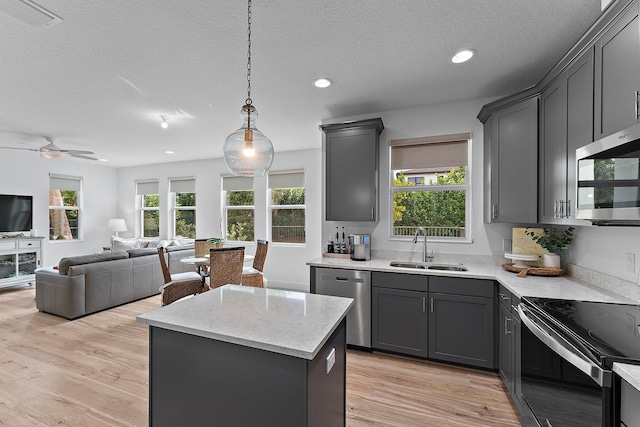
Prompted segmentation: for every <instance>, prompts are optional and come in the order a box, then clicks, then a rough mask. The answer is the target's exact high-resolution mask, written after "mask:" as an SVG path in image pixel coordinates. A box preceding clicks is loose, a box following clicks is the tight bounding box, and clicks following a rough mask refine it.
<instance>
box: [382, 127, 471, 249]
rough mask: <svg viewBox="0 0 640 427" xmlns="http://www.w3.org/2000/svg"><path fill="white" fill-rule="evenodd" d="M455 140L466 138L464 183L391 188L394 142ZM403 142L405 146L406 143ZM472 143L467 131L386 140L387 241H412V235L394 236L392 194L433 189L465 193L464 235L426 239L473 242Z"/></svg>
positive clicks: (400, 143) (425, 142)
mask: <svg viewBox="0 0 640 427" xmlns="http://www.w3.org/2000/svg"><path fill="white" fill-rule="evenodd" d="M456 141H466V145H467V147H466V151H467V164H466V165H465V166H464V167H465V184H453V185H438V186H435V185H414V186H402V187H394V185H393V181H394V179H395V176H394V170H393V169H392V164H391V163H392V158H391V152H392V148H393V146H394V143H396V144H397V143H399V144H398V145H402V143H403V142H404V143H408V144H413V145H427V144H438V143H447V142H456ZM408 144H407V145H408ZM472 145H473V138H472V134H471V133H470V132H469V133H460V134H450V135H438V136H430V137H421V138H411V139H404V140H392V141H389V145H388V160H389V162H388V167H387V170H388V172H389V203H388V212H389V229H388V236H389V240H390V241H413V236H397V235H394V234H393V233H394V220H393V213H394V208H393V200H394V197H393V196H394V194H395V193H400V192H434V191H464V192H465V236H464V237H445V236H428V239H429V242H434V243H473V222H472V218H473V198H472V194H473V183H472V181H473V180H472V164H473V162H472Z"/></svg>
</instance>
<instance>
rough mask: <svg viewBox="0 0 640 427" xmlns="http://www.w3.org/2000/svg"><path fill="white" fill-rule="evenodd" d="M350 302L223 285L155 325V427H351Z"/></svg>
mask: <svg viewBox="0 0 640 427" xmlns="http://www.w3.org/2000/svg"><path fill="white" fill-rule="evenodd" d="M352 304H353V300H352V299H349V298H339V297H331V296H324V295H313V294H307V293H300V292H290V291H281V290H276V289H264V288H252V287H244V286H237V285H226V286H223V287H221V288H217V289H214V290H211V291H209V292H205V293H203V294H200V295H197V296H195V297H192V298H188V299H186V300H182V301H179V302H176V303H174V304H170V305H168V306H165V307H162V308H159V309H157V310H154V311H151V312H149V313H145V314H143V315H141V316H138V318H137V320H138V321H139V322H142V323H147V324H149V326H150V328H149V425H150V426H154V427H157V426H176V425H189V426H211V425H221V426H223V425H224V426H226V425H233V426H254V425H278V426H295V427H299V426H344V425H345V378H346V370H345V362H346V353H345V345H346V344H345V324H346V320H345V316H346V313H347V311H348V310H349V308H350V307H351V305H352Z"/></svg>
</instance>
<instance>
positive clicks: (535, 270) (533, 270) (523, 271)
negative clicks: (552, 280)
mask: <svg viewBox="0 0 640 427" xmlns="http://www.w3.org/2000/svg"><path fill="white" fill-rule="evenodd" d="M502 268H504V269H505V270H507V271H511V272H513V273H518V276H519V277H524V276H526V275H527V274H531V275H532V276H562V275H563V274H564V270H563V269H561V268H552V267H529V268H521V267H514V266H513V265H512V264H502Z"/></svg>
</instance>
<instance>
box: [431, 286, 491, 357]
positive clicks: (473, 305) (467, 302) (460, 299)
mask: <svg viewBox="0 0 640 427" xmlns="http://www.w3.org/2000/svg"><path fill="white" fill-rule="evenodd" d="M494 295H495V290H494V282H493V281H491V280H479V279H462V278H455V277H431V278H430V280H429V358H430V359H437V360H444V361H448V362H455V363H461V364H465V365H471V366H477V367H482V368H489V369H494V368H495V360H494V335H495V334H494V321H493V319H494V316H495V313H494Z"/></svg>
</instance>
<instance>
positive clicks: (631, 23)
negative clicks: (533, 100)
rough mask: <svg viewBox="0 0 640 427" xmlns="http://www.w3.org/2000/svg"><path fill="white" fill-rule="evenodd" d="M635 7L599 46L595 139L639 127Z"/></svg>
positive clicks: (639, 34)
mask: <svg viewBox="0 0 640 427" xmlns="http://www.w3.org/2000/svg"><path fill="white" fill-rule="evenodd" d="M638 10H639V8H638V2H635V3H633V4H632V5H631V6H630V8H629V9H628V10H627V11H626V13H624V15H622V16H621V17H620V18H619V20H618V21H617V22H616V23H615V24H614V25H613V26H612V27H611V28H609V29H608V30H607V31H606V32H605V33H604V34H603V35H602V37H601V38H600V39H599V40H598V41H597V42H596V45H595V49H596V50H595V103H594V137H595V139H596V140H597V139H600V138H602V137H604V136H607V135H611V134H612V133H615V132H617V131H620V130H623V129H625V128H627V127H629V126H632V125H634V124H636V123H638V121H639V120H638V91H640V73H638V70H639V69H640V19H639V17H638Z"/></svg>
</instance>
